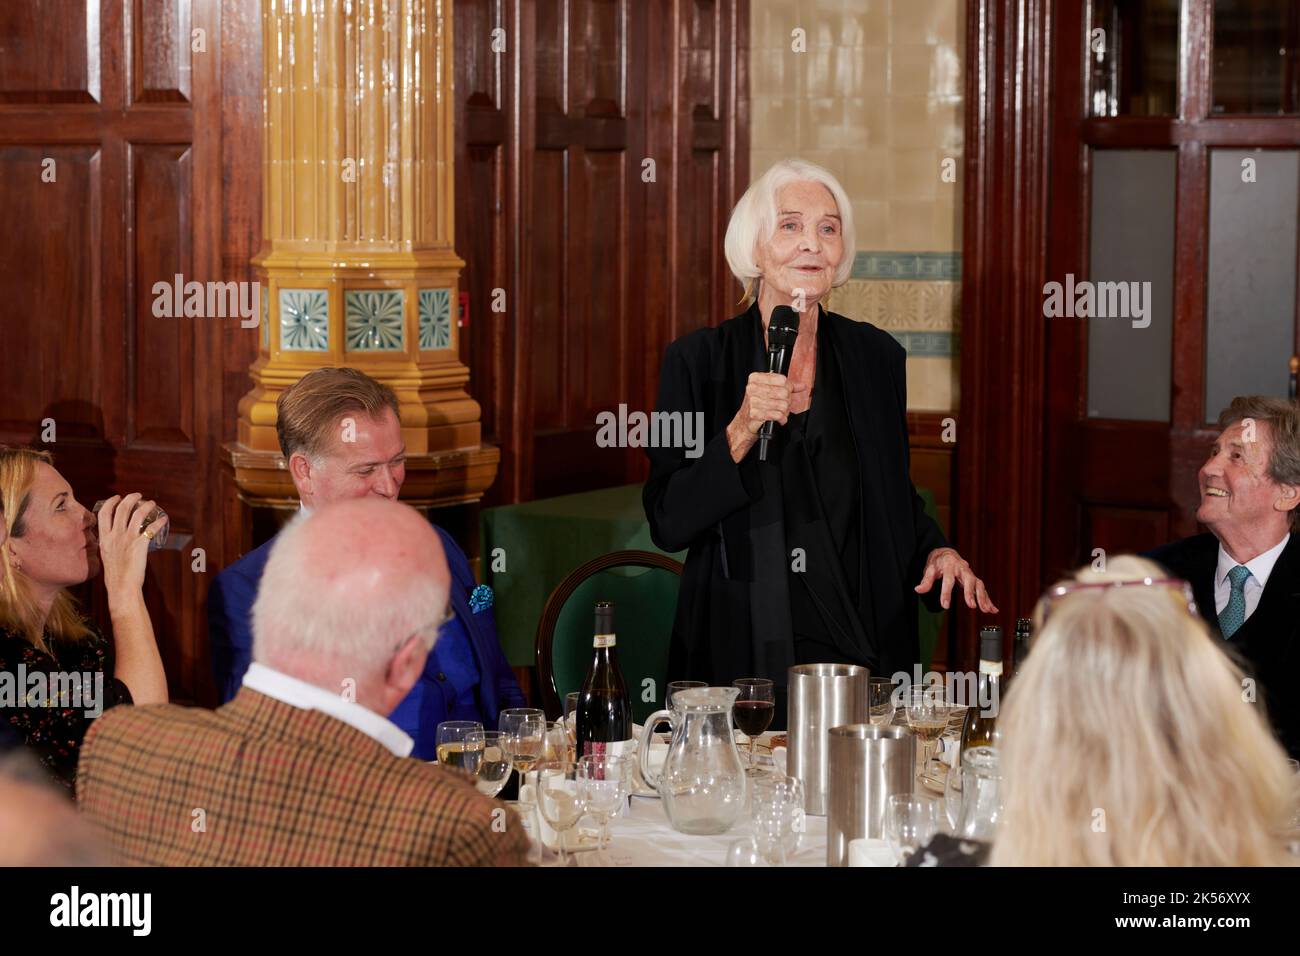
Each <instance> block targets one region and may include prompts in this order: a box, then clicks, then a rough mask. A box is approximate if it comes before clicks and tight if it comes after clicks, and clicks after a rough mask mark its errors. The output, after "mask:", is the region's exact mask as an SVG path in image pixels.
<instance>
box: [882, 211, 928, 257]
mask: <svg viewBox="0 0 1300 956" xmlns="http://www.w3.org/2000/svg"><path fill="white" fill-rule="evenodd" d="M933 223H934V213H933V212H932V211H931V204H930V203H928V202H925V201H923V200H914V199H893V198H891V199H890V200H889V235H890V238H891V239H892V240H893V241H892V242H891V243H890V245H889V246H888V248H889V249H890V250H891V251H895V252H925V251H927V250H928V249H929V248H930V243H931V241H932V240H933V236H934V229H933Z"/></svg>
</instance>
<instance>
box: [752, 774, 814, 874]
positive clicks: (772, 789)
mask: <svg viewBox="0 0 1300 956" xmlns="http://www.w3.org/2000/svg"><path fill="white" fill-rule="evenodd" d="M750 810H751V822H752V824H753V829H754V838H755V840H757V841H758V849H759V851H760V852H761V853H762V854H763V858H764V859H765V860H767V862H768V863H770V864H771V865H772V866H784V865H785V863H786V861H787V860H788V859H789V858H790V857H791V856H793V855H794V853H795V851H796V850H798V849H799V841H800V839H801V838H802V837H803V834H804V832H805V830H806V829H807V826H806V816H805V813H804V788H803V782H802V781H801V780H799V779H797V778H795V777H783V776H762V777H755V778H754V779H753V780H751V781H750Z"/></svg>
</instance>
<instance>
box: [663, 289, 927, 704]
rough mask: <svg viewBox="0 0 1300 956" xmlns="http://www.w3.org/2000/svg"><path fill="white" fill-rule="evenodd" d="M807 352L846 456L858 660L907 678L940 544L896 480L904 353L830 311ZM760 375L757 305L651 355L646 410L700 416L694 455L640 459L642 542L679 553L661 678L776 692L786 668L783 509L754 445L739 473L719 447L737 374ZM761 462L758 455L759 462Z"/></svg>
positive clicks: (732, 408)
mask: <svg viewBox="0 0 1300 956" xmlns="http://www.w3.org/2000/svg"><path fill="white" fill-rule="evenodd" d="M818 342H819V346H818V354H817V362H818V366H819V368H820V367H821V366H822V364H823V363H826V362H837V363H839V364H838V369H839V372H840V380H841V382H842V383H843V390H844V393H845V396H846V399H847V403H848V418H849V425H850V428H851V431H852V435H853V441H854V445H855V453H856V454H855V458H856V461H857V467H858V488H859V491H860V496H861V497H860V502H859V508H858V509H857V514H858V521H859V529H858V532H859V533H858V540H859V542H860V549H861V550H860V553H861V557H862V560H861V562H860V564H861V568H860V577H859V586H858V587H857V588H856V591H857V605H856V610H857V617H858V618H859V621H860V628H861V630H862V631H865V636H866V644H867V646H868V647H870V649H871V650H870V652H869V653H870V654H871V657H872V658H873V659H866V660H863V661H862V663H865V664H867V665H868V666H870V667H871V669H872V672H873V673H877V674H882V675H885V676H888V675H890V674H892V673H894V672H895V671H900V670H903V671H909V672H910V670H911V668H912V665H913V664H915V663H916V662H917V660H918V658H919V656H920V648H919V646H918V642H917V594H916V592H915V590H914V588H915V587H916V585H917V584H918V583H920V580H921V576H922V574H923V573H924V569H925V561H926V558H927V556H928V555H929V553H930V552H931V551H932V550H933V549H935V548H939V547H944V546H946V543H947V542H946V541H945V540H944V537H943V533H942V532H941V531H940V530H939V528H938V526H937V525H936V524H935V523H934V521H933V520H932V519H931V518H930V517H929V516H928V515H926V513H925V510H924V504H923V502H922V500H921V497H920V496H919V495H918V494H917V493H916V489H915V487H914V486H913V485H912V481H911V478H910V476H909V473H908V470H909V469H908V462H909V457H908V439H907V380H906V376H905V371H904V362H905V360H906V357H907V353H906V352H905V350H904V349H903V347H902V346H901V345H899V344H898V342H897V341H895V340H894V338H893V337H892V336H890V335H889V334H888V333H886V332H883V331H881V330H880V329H878V328H876V327H875V326H873V325H870V324H869V323H866V322H854V321H852V320H850V319H846V318H845V317H844V316H841V315H837V314H835V313H834V312H824V311H823V312H822V313H821V316H820V319H819V337H818ZM823 343H829V345H830V348H829V349H826V348H825V346H824V345H823ZM766 367H767V366H766V360H765V346H764V340H763V327H762V318H761V316H760V313H759V310H758V307H757V305H754V306H751V307H750V309H749V311H747V312H745V313H744V314H743V315H739V316H736V317H735V318H733V319H730V320H728V321H726V322H724V323H722V324H721V325H719V326H718V327H717V328H708V329H699V330H697V331H695V332H691V333H689V334H688V335H684V336H682V337H681V338H680V339H678V340H677V341H675V342H673V343H672V344H671V345H669V346H668V349H667V351H666V352H665V353H664V360H663V365H662V368H661V370H660V374H659V402H658V409H657V410H658V411H660V412H683V413H687V414H695V413H697V412H699V413H702V414H703V416H704V418H703V422H704V435H705V445H704V449H703V453H702V454H701V455H700V456H699V457H694V458H692V457H688V456H687V454H686V452H687V449H684V448H648V449H647V454H648V455H649V458H650V466H651V467H650V477H649V479H648V480H647V481H646V485H645V490H644V492H643V503H644V505H645V512H646V518H647V520H648V521H649V523H650V534H651V537H652V538H653V540H654V542H655V544H656V545H658V546H659V547H660V548H662V549H664V550H665V551H680V550H682V549H684V548H687V549H689V553H688V555H687V558H686V566H685V569H684V570H683V574H682V582H681V590H680V592H679V594H678V598H677V614H676V619H675V622H674V625H673V640H672V650H671V653H670V657H669V676H670V679H694V680H705V681H708V682H710V683H711V684H715V685H719V684H721V685H725V684H729V683H730V682H731V681H732V680H734V679H736V678H738V677H770V678H772V679H773V680H774V681H775V682H776V683H777V684H778V685H784V684H785V682H786V673H785V672H786V668H787V667H788V666H789V665H790V664H793V663H795V652H794V638H793V633H792V629H791V622H790V611H789V600H788V594H787V593H786V584H785V580H786V572H787V568H788V566H789V563H790V560H791V558H790V552H789V548H787V547H785V546H784V542H783V538H782V521H783V520H784V519H783V511H784V509H783V508H782V506H781V504H782V503H781V502H780V501H779V500H778V501H774V500H773V498H771V497H769V498H766V500H765V495H766V494H771V495H772V496H774V497H779V496H780V494H781V475H780V468H774V467H772V466H771V465H770V464H769V465H768V466H761V465H760V463H759V462H758V444H757V443H755V444H754V446H753V448H752V449H751V450H750V451H749V453H748V454H747V455H746V457H745V458H744V460H742V461H741V462H740V464H737V463H736V462H734V461H732V460H731V452H730V450H729V449H728V447H727V435H726V429H727V425H728V424H729V423H730V422H731V420H732V419H733V418H734V417H735V415H736V412H737V411H738V410H739V409H740V405H741V403H742V401H743V400H744V394H745V385H746V382H747V381H748V379H749V374H750V373H751V372H754V371H759V370H765V369H766ZM820 374H821V373H820V372H819V373H818V375H819V377H820ZM815 388H816V382H814V389H815ZM815 400H816V398H815V397H814V401H815ZM778 427H779V426H778ZM772 458H773V456H772V454H771V453H770V452H769V463H770V462H771V461H772ZM774 538H775V542H774ZM777 561H780V562H781V563H780V564H779V565H778V564H776V562H777ZM773 565H776V566H775V567H774V566H773ZM939 590H940V589H939V586H938V583H936V585H935V586H934V587H933V588H932V589H931V591H930V593H929V594H928V595H926V596H925V600H926V604H927V606H928V607H930V608H931V609H932V610H936V611H937V610H939V605H938V599H939Z"/></svg>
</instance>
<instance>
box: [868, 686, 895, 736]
mask: <svg viewBox="0 0 1300 956" xmlns="http://www.w3.org/2000/svg"><path fill="white" fill-rule="evenodd" d="M893 695H894V682H893V681H892V680H890V679H889V678H888V677H872V678H869V679H868V680H867V716H868V719H869V720H870V721H871V724H872V726H875V727H887V726H889V724H890V723H891V722H892V721H893V719H894V696H893Z"/></svg>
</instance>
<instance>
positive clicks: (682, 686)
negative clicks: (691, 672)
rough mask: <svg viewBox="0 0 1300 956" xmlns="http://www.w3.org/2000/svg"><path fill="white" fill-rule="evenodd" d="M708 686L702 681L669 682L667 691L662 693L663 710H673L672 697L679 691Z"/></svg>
mask: <svg viewBox="0 0 1300 956" xmlns="http://www.w3.org/2000/svg"><path fill="white" fill-rule="evenodd" d="M708 686H709V685H708V684H706V683H704V681H702V680H675V681H669V683H668V689H667V690H666V691H665V693H664V710H672V709H673V695H674V694H676V693H677V692H678V691H679V690H690V689H691V688H692V687H708Z"/></svg>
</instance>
